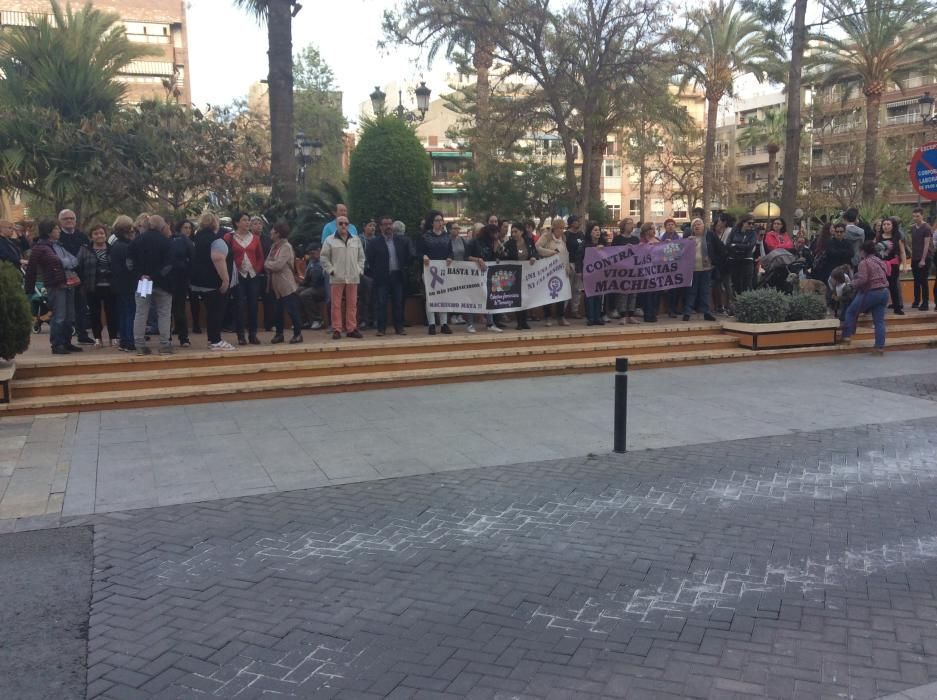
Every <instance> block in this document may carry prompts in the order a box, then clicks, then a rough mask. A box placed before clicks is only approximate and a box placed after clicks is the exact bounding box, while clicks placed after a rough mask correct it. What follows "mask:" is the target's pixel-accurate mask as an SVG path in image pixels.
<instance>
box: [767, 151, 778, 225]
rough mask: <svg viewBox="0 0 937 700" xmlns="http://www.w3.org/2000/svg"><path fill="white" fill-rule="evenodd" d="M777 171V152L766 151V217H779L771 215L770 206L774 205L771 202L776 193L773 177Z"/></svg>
mask: <svg viewBox="0 0 937 700" xmlns="http://www.w3.org/2000/svg"><path fill="white" fill-rule="evenodd" d="M777 171H778V152H777V151H775V150H773V149H768V216H780V213H778V214H773V213H772V209H771V205H772V204H773V203H774V202H773V201H772V200H773V199H774V196H775V195H776V194H777V192H776V191H775V189H774V185H775V182H774V176H775V173H777Z"/></svg>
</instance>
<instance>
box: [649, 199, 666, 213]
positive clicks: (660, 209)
mask: <svg viewBox="0 0 937 700" xmlns="http://www.w3.org/2000/svg"><path fill="white" fill-rule="evenodd" d="M663 215H664V200H663V199H652V200H651V216H663Z"/></svg>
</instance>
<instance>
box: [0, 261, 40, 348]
mask: <svg viewBox="0 0 937 700" xmlns="http://www.w3.org/2000/svg"><path fill="white" fill-rule="evenodd" d="M32 326H33V317H32V312H31V311H30V309H29V300H28V299H27V298H26V294H25V292H23V276H22V275H21V274H20V272H19V270H17V269H16V268H15V267H13V266H12V265H10V264H9V263H6V262H0V357H2V358H3V359H5V360H12V359H13V358H14V357H15V356H16V355H18V354H20V353H22V352H26V348H28V347H29V338H30V334H31V333H32Z"/></svg>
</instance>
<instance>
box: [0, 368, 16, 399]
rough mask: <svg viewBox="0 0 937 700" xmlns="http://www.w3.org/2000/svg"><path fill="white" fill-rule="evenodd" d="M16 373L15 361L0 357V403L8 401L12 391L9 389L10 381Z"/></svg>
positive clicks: (11, 396)
mask: <svg viewBox="0 0 937 700" xmlns="http://www.w3.org/2000/svg"><path fill="white" fill-rule="evenodd" d="M14 374H16V363H15V362H14V361H13V360H9V361H4V360H2V359H0V403H10V400H11V399H12V398H13V393H12V392H11V391H10V382H11V381H13V375H14Z"/></svg>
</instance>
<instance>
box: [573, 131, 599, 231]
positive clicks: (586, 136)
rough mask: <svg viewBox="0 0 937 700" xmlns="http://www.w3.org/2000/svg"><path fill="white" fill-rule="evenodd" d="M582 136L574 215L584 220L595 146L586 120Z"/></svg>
mask: <svg viewBox="0 0 937 700" xmlns="http://www.w3.org/2000/svg"><path fill="white" fill-rule="evenodd" d="M582 135H583V138H582V144H580V145H581V146H582V170H581V171H580V178H579V197H577V201H576V213H577V214H579V216H581V217H583V219H585V218H586V216H587V215H588V210H589V201H590V200H591V198H592V168H593V167H594V164H593V162H592V159H593V152H592V151H593V148H594V144H595V127H593V126H592V125H591V124H589V123H588V120H587V121H586V126H585V128H584V129H583V134H582Z"/></svg>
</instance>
